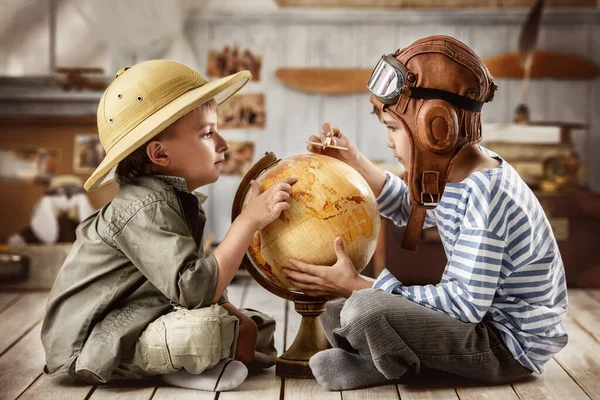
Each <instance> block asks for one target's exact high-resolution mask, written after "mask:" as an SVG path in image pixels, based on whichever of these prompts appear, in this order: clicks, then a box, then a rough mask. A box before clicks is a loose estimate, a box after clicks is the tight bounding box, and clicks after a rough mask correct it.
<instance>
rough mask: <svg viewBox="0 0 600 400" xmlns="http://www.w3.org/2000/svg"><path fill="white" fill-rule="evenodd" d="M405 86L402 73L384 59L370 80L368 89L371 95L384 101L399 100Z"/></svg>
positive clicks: (378, 64) (376, 67) (380, 61)
mask: <svg viewBox="0 0 600 400" xmlns="http://www.w3.org/2000/svg"><path fill="white" fill-rule="evenodd" d="M403 86H404V79H403V76H402V75H401V73H400V71H398V69H397V68H395V67H394V66H392V65H391V64H390V63H389V62H388V61H386V60H385V58H384V57H382V58H381V59H380V60H379V62H378V63H377V65H376V66H375V69H374V70H373V73H372V74H371V78H370V79H369V83H368V84H367V87H368V89H369V91H370V92H371V93H373V94H374V95H375V96H377V97H380V98H382V99H389V100H393V99H397V97H398V95H399V93H400V90H401V89H402V87H403Z"/></svg>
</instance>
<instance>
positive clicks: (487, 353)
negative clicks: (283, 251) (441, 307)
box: [320, 289, 531, 384]
mask: <svg viewBox="0 0 600 400" xmlns="http://www.w3.org/2000/svg"><path fill="white" fill-rule="evenodd" d="M320 319H321V323H322V324H323V328H324V331H325V334H326V336H327V339H328V340H329V342H330V343H331V345H332V346H334V347H339V348H342V349H345V350H347V351H350V352H354V353H360V355H361V356H362V357H364V358H370V359H372V361H373V363H374V364H375V367H376V368H377V369H378V370H379V372H381V373H382V374H383V375H384V376H385V377H386V378H388V379H390V380H395V379H400V378H401V377H402V376H403V375H405V374H406V376H404V378H407V377H415V376H417V377H423V378H427V377H429V376H431V377H439V376H440V375H441V376H457V375H458V376H462V377H465V378H469V379H473V380H477V381H481V382H485V383H489V384H503V383H508V382H513V381H515V380H518V379H521V378H524V377H526V376H528V375H530V374H531V371H530V370H528V369H527V368H525V367H523V366H522V365H521V364H520V363H519V362H518V361H517V360H515V358H514V357H513V355H512V353H511V352H510V351H509V350H508V348H507V347H506V346H505V345H504V344H503V343H502V341H501V340H500V339H499V335H498V333H497V331H496V330H495V328H493V327H492V326H491V325H489V324H487V323H486V322H480V323H478V324H473V323H466V322H462V321H459V320H457V319H454V318H452V317H450V316H448V315H445V314H443V313H441V312H438V311H434V310H431V309H429V308H427V307H424V306H421V305H419V304H417V303H415V302H412V301H410V300H407V299H406V298H404V297H402V296H399V295H394V294H390V293H387V292H384V291H382V290H375V289H364V290H360V291H357V292H353V293H352V296H351V297H350V298H348V299H336V300H333V301H329V302H328V303H327V309H326V311H325V312H324V313H323V314H322V315H321V317H320ZM404 378H403V379H402V380H404Z"/></svg>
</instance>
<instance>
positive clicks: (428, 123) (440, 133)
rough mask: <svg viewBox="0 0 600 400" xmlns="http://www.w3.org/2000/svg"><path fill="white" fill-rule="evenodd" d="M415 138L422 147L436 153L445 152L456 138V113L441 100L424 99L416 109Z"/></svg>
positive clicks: (453, 143) (451, 147)
mask: <svg viewBox="0 0 600 400" xmlns="http://www.w3.org/2000/svg"><path fill="white" fill-rule="evenodd" d="M417 138H418V140H419V142H420V144H421V146H423V148H424V149H425V150H427V151H429V152H432V153H434V154H437V155H442V154H446V153H447V152H449V151H450V150H452V149H453V148H454V146H455V145H456V142H457V140H458V115H457V113H456V110H455V109H454V107H452V106H451V105H450V104H448V103H447V102H445V101H443V100H425V101H423V102H422V103H421V105H420V106H419V110H418V111H417Z"/></svg>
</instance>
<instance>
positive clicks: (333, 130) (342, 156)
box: [306, 122, 358, 164]
mask: <svg viewBox="0 0 600 400" xmlns="http://www.w3.org/2000/svg"><path fill="white" fill-rule="evenodd" d="M327 138H331V139H329V140H331V142H330V143H329V144H332V145H334V146H342V147H347V148H348V150H339V149H333V148H331V147H323V146H317V145H314V144H309V145H308V146H306V149H307V150H308V151H310V152H311V153H315V154H323V155H326V156H330V157H334V158H337V159H338V160H340V161H343V162H345V163H347V164H352V163H353V162H355V161H356V160H357V159H358V149H357V148H356V143H354V142H353V141H352V140H350V139H348V137H347V136H345V135H344V134H343V133H342V131H341V130H340V128H338V127H337V126H335V125H333V124H330V123H329V122H325V123H324V124H323V127H322V132H321V135H320V136H316V135H312V136H311V137H310V138H309V139H308V141H309V142H318V143H323V142H324V141H325V140H326V139H327ZM329 140H328V141H329Z"/></svg>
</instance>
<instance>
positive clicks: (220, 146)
mask: <svg viewBox="0 0 600 400" xmlns="http://www.w3.org/2000/svg"><path fill="white" fill-rule="evenodd" d="M227 149H229V143H227V140H225V138H224V137H223V136H221V134H219V133H217V151H218V152H219V153H221V152H225V151H227Z"/></svg>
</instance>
